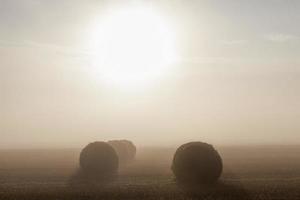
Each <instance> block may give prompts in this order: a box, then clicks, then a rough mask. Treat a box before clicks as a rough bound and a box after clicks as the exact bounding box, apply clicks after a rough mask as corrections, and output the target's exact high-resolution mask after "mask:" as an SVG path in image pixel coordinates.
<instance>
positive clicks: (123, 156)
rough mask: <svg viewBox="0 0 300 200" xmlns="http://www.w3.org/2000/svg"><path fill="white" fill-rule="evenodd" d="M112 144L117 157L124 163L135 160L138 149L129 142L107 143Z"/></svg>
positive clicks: (111, 141)
mask: <svg viewBox="0 0 300 200" xmlns="http://www.w3.org/2000/svg"><path fill="white" fill-rule="evenodd" d="M107 143H108V144H110V145H111V146H112V147H113V148H114V149H115V151H116V152H117V155H118V156H119V160H120V161H121V162H123V163H126V162H129V161H132V160H133V159H134V158H135V154H136V147H135V146H134V144H133V143H132V142H131V141H129V140H110V141H108V142H107Z"/></svg>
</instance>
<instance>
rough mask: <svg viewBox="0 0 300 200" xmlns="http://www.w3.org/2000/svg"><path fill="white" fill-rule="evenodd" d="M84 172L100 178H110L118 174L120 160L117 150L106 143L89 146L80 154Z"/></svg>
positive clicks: (95, 143) (94, 143)
mask: <svg viewBox="0 0 300 200" xmlns="http://www.w3.org/2000/svg"><path fill="white" fill-rule="evenodd" d="M79 161H80V167H81V169H82V170H83V172H85V173H88V174H95V175H98V176H110V175H113V174H115V173H116V172H117V170H118V167H119V160H118V156H117V153H116V152H115V150H114V149H113V148H112V147H111V146H110V145H109V144H107V143H106V142H93V143H90V144H88V145H87V146H86V147H85V148H84V149H83V150H82V151H81V154H80V159H79Z"/></svg>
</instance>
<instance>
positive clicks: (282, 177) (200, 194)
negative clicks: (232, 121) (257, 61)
mask: <svg viewBox="0 0 300 200" xmlns="http://www.w3.org/2000/svg"><path fill="white" fill-rule="evenodd" d="M217 149H218V150H219V153H220V154H221V156H222V158H223V163H224V172H223V175H222V177H221V180H220V182H219V183H218V184H217V185H215V186H211V187H204V186H202V187H200V186H198V187H197V188H193V189H191V188H183V187H181V186H178V185H177V184H176V183H175V180H174V177H173V175H172V173H171V171H170V165H171V160H172V157H173V154H174V151H175V149H174V148H164V147H144V148H139V151H138V154H137V157H136V160H135V161H134V162H133V163H131V164H129V165H127V166H123V167H121V169H120V172H119V176H118V177H116V178H115V180H113V181H110V182H107V183H95V182H82V181H78V180H76V173H77V169H78V156H79V153H80V150H79V149H55V150H53V149H52V150H50V149H49V150H1V151H0V199H22V200H25V199H30V200H31V199H33V200H34V199H43V200H47V199H300V146H264V147H263V146H247V147H246V146H227V147H217Z"/></svg>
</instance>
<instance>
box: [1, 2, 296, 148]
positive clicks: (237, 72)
mask: <svg viewBox="0 0 300 200" xmlns="http://www.w3.org/2000/svg"><path fill="white" fill-rule="evenodd" d="M137 4H141V5H143V6H146V7H152V8H153V9H155V10H156V11H157V12H158V13H160V15H161V16H163V17H164V18H165V19H167V20H168V22H169V23H170V24H172V26H173V28H174V29H173V31H174V33H175V35H176V41H177V46H178V54H179V59H178V61H177V63H175V64H174V66H173V69H172V70H170V71H169V72H168V74H166V75H165V77H164V78H162V79H160V80H158V81H157V83H156V84H154V85H153V86H152V87H151V88H144V89H140V88H139V89H138V90H133V91H132V90H131V91H124V90H118V89H115V88H109V87H105V86H104V85H103V84H101V81H100V82H99V81H96V80H94V78H91V77H92V76H91V75H90V73H88V71H89V65H90V63H91V61H90V60H89V56H88V54H89V49H88V48H87V43H88V42H87V41H88V40H89V39H90V38H88V37H89V35H90V32H93V31H95V29H93V27H91V24H93V23H94V22H95V21H97V20H98V19H99V20H100V19H101V17H102V15H101V14H102V13H104V12H105V10H107V9H112V10H113V9H114V7H116V6H121V7H122V6H125V5H126V6H127V7H128V6H129V7H130V6H134V5H137ZM299 11H300V1H298V0H264V1H261V0H251V1H249V0H239V1H236V0H226V1H222V0H207V1H204V0H203V1H201V0H199V1H183V0H182V1H179V0H177V1H171V0H165V1H151V3H150V1H126V3H124V1H104V0H102V1H100V0H89V1H81V0H80V1H79V0H0V81H1V82H0V84H1V85H0V112H1V115H0V117H1V118H0V136H1V140H0V148H9V147H12V148H15V147H42V146H46V147H49V146H56V147H64V146H65V147H73V146H81V145H85V144H86V143H87V142H90V141H94V140H108V139H117V138H128V139H131V140H133V141H135V142H136V143H137V144H147V145H160V144H164V145H172V144H180V143H183V142H185V141H190V140H202V141H207V142H211V143H214V144H240V143H242V144H257V143H259V144H265V143H268V144H288V143H293V144H294V143H297V144H299V141H300V26H299V22H300V12H299Z"/></svg>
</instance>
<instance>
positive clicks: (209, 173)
mask: <svg viewBox="0 0 300 200" xmlns="http://www.w3.org/2000/svg"><path fill="white" fill-rule="evenodd" d="M222 168H223V164H222V159H221V157H220V155H219V153H218V152H217V151H216V150H215V149H214V147H213V146H212V145H210V144H207V143H203V142H190V143H186V144H184V145H182V146H180V147H179V148H178V149H177V150H176V152H175V155H174V158H173V164H172V171H173V173H174V175H175V176H176V179H177V181H178V182H180V183H191V184H210V183H214V182H216V181H217V180H218V178H219V177H220V175H221V173H222Z"/></svg>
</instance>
